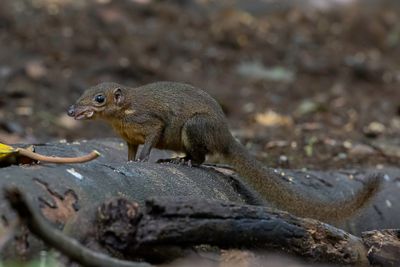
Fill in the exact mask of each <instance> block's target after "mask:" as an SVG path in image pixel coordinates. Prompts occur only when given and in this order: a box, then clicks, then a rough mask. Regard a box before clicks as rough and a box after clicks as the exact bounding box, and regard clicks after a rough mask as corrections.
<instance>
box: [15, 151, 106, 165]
mask: <svg viewBox="0 0 400 267" xmlns="http://www.w3.org/2000/svg"><path fill="white" fill-rule="evenodd" d="M16 152H18V153H19V154H20V155H23V156H26V157H28V158H31V159H34V160H38V161H44V162H50V163H84V162H87V161H91V160H94V159H95V158H97V157H98V156H100V153H99V152H98V151H97V150H93V151H92V152H90V153H89V154H87V155H84V156H81V157H72V158H63V157H50V156H44V155H40V154H37V153H35V152H32V151H30V150H28V149H24V148H17V149H16Z"/></svg>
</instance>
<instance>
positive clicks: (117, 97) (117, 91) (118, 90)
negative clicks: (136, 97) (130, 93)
mask: <svg viewBox="0 0 400 267" xmlns="http://www.w3.org/2000/svg"><path fill="white" fill-rule="evenodd" d="M113 94H114V101H115V103H117V105H121V104H122V102H124V96H123V94H122V90H121V88H116V89H114V91H113Z"/></svg>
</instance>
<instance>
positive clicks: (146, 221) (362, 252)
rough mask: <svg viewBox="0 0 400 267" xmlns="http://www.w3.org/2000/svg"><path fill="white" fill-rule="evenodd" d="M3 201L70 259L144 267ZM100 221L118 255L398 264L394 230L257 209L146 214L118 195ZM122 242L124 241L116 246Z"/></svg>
mask: <svg viewBox="0 0 400 267" xmlns="http://www.w3.org/2000/svg"><path fill="white" fill-rule="evenodd" d="M6 196H7V200H8V201H9V202H10V204H11V206H12V207H13V208H14V209H15V210H16V212H17V213H18V214H19V217H20V219H21V221H22V222H24V223H25V224H26V225H27V227H28V228H29V229H30V230H31V231H32V232H33V233H34V234H35V235H37V236H38V237H39V238H41V239H43V240H44V241H45V242H46V243H48V244H50V245H51V246H53V247H55V248H57V249H58V250H60V251H61V252H62V253H64V254H66V255H67V256H69V257H71V258H72V259H73V260H75V261H77V262H79V263H81V264H84V265H86V266H100V267H101V266H113V267H119V266H127V267H135V266H146V265H145V264H144V263H134V262H132V263H130V262H128V261H121V260H116V259H112V258H109V257H107V256H105V255H104V254H100V253H96V252H92V251H90V250H88V249H87V248H84V247H82V246H81V245H79V244H77V243H76V242H73V241H71V240H70V239H68V238H67V237H65V236H63V235H62V234H61V233H60V232H59V231H56V230H54V229H51V227H49V226H48V225H47V223H46V222H45V220H44V219H43V218H41V216H39V215H38V214H37V211H35V209H34V208H33V207H32V205H31V204H30V201H29V199H28V198H27V197H26V196H25V195H24V194H23V193H21V192H20V191H19V190H17V189H11V190H7V191H6ZM98 219H99V220H98V228H99V230H100V233H99V236H100V239H99V241H100V242H101V241H103V242H104V241H107V240H108V241H109V240H113V241H114V242H108V243H107V242H106V243H107V245H108V247H110V245H111V246H112V245H117V246H116V247H114V249H117V250H120V248H121V245H123V246H122V247H123V248H124V249H123V250H122V251H120V252H122V253H123V254H124V255H126V254H128V255H135V252H138V251H141V250H142V249H143V248H145V249H146V250H147V253H148V255H151V252H149V251H151V250H152V248H155V250H154V251H153V252H154V253H157V251H158V250H159V249H160V247H163V248H168V247H170V246H172V247H174V246H178V247H192V246H196V245H204V244H207V245H212V246H218V247H220V248H228V249H230V248H240V249H243V248H244V249H257V250H260V249H264V250H265V249H267V250H271V249H273V250H278V251H284V252H288V253H290V254H294V255H296V256H301V257H302V258H304V259H307V260H309V261H314V262H326V263H333V264H340V265H346V266H350V265H352V266H371V264H374V266H398V265H397V264H398V263H399V256H400V238H399V235H398V234H399V232H400V230H385V231H381V232H379V235H377V233H365V234H364V238H363V239H362V238H359V237H356V236H353V235H351V234H348V233H346V232H344V231H343V230H340V229H338V228H335V227H333V226H330V225H327V224H325V223H322V222H319V221H317V220H313V219H303V218H298V217H295V216H292V215H290V214H289V213H286V212H281V211H276V210H272V209H270V208H266V207H262V206H249V205H239V204H234V203H223V202H220V201H213V200H208V201H207V200H202V201H199V200H188V199H170V198H169V199H165V198H157V199H152V200H150V201H147V202H146V207H145V209H144V211H142V212H138V205H137V203H132V202H129V201H128V200H126V199H121V198H119V199H114V200H112V201H107V202H106V203H104V204H103V205H102V206H101V207H100V208H99V212H98ZM377 236H379V237H377ZM121 237H122V239H121ZM377 240H380V241H382V240H390V242H386V243H385V244H386V247H389V248H390V249H383V250H382V249H381V247H382V243H381V242H380V243H381V246H380V250H376V249H375V248H376V247H375V246H376V243H377ZM121 241H122V242H123V244H118V243H120V242H121ZM388 243H389V244H390V245H387V244H388ZM382 251H383V252H382ZM136 255H137V254H136ZM153 256H154V255H153Z"/></svg>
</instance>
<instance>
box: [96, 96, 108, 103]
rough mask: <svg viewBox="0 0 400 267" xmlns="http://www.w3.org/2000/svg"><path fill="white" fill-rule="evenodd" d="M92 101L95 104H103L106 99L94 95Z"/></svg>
mask: <svg viewBox="0 0 400 267" xmlns="http://www.w3.org/2000/svg"><path fill="white" fill-rule="evenodd" d="M94 100H95V101H96V102H97V103H100V104H101V103H103V102H104V100H106V98H105V97H104V95H96V96H95V98H94Z"/></svg>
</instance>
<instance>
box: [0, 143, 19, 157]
mask: <svg viewBox="0 0 400 267" xmlns="http://www.w3.org/2000/svg"><path fill="white" fill-rule="evenodd" d="M15 153H17V151H16V150H15V149H14V148H13V147H12V146H8V145H5V144H2V143H0V161H1V160H3V159H5V158H7V157H9V156H10V155H14V154H15Z"/></svg>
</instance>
